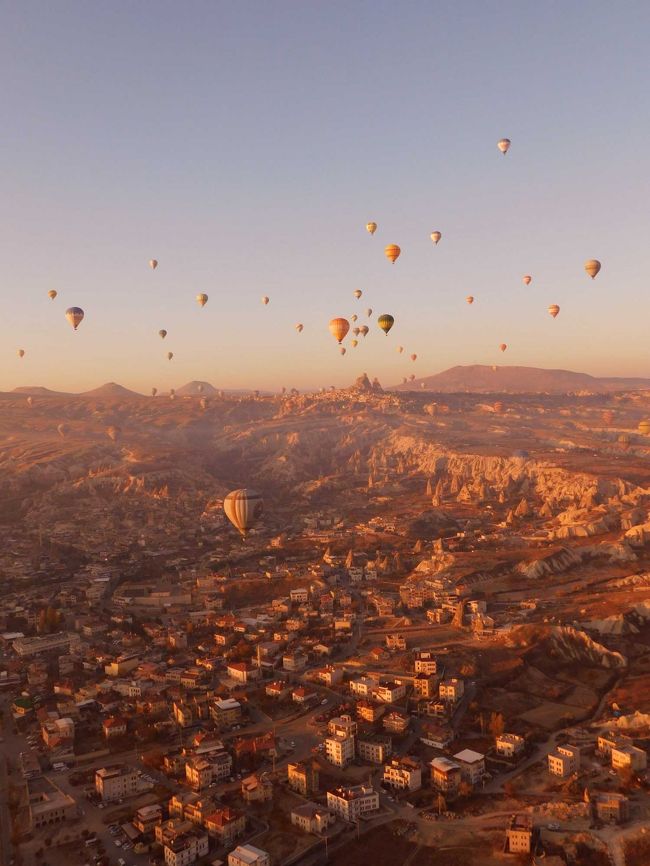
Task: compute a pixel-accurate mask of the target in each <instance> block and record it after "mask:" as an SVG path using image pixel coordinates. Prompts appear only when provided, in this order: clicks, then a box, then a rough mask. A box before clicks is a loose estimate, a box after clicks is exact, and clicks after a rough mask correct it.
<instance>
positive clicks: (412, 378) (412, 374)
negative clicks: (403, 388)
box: [409, 373, 415, 382]
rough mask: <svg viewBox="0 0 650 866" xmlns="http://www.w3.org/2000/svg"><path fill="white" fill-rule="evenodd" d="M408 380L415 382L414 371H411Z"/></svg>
mask: <svg viewBox="0 0 650 866" xmlns="http://www.w3.org/2000/svg"><path fill="white" fill-rule="evenodd" d="M409 382H415V373H411V375H410V376H409Z"/></svg>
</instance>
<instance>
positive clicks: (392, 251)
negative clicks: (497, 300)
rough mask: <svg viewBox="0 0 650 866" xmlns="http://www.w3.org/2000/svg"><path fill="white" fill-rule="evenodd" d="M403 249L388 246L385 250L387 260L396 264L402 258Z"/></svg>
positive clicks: (392, 245) (395, 245) (393, 245)
mask: <svg viewBox="0 0 650 866" xmlns="http://www.w3.org/2000/svg"><path fill="white" fill-rule="evenodd" d="M401 252H402V251H401V249H400V248H399V247H398V246H397V244H388V246H387V247H386V248H385V249H384V255H385V256H386V258H387V259H388V260H389V261H390V262H392V263H393V264H395V262H396V261H397V259H398V258H399V257H400V253H401Z"/></svg>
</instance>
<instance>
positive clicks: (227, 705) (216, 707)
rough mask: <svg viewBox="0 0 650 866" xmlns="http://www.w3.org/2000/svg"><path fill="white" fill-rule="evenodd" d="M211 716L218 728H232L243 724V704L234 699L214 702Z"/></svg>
mask: <svg viewBox="0 0 650 866" xmlns="http://www.w3.org/2000/svg"><path fill="white" fill-rule="evenodd" d="M210 715H211V716H212V719H213V721H214V723H215V725H216V726H217V728H219V729H221V728H231V727H232V726H233V725H238V724H239V722H241V704H240V703H239V701H236V700H235V699H234V698H225V699H223V700H217V701H214V703H213V704H212V706H211V707H210Z"/></svg>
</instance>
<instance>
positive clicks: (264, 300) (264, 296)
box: [262, 295, 269, 306]
mask: <svg viewBox="0 0 650 866" xmlns="http://www.w3.org/2000/svg"><path fill="white" fill-rule="evenodd" d="M268 302H269V299H268V297H267V296H266V295H262V303H263V304H264V306H266V305H267V304H268Z"/></svg>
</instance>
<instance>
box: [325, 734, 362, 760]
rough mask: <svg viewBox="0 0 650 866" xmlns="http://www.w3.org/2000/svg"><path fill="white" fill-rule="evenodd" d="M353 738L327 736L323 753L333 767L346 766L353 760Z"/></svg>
mask: <svg viewBox="0 0 650 866" xmlns="http://www.w3.org/2000/svg"><path fill="white" fill-rule="evenodd" d="M354 744H355V740H354V737H353V736H338V737H327V739H326V740H325V755H326V757H327V760H328V761H329V762H330V764H334V766H335V767H347V766H348V764H351V763H352V761H353V760H354V754H355V745H354Z"/></svg>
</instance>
